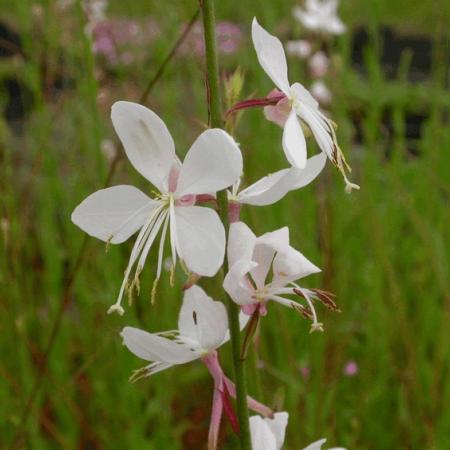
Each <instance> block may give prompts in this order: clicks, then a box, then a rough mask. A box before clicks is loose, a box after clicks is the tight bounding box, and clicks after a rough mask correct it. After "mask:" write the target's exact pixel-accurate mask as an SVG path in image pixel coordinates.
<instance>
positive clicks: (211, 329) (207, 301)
mask: <svg viewBox="0 0 450 450" xmlns="http://www.w3.org/2000/svg"><path fill="white" fill-rule="evenodd" d="M178 329H179V331H180V337H181V338H184V337H187V338H188V339H189V340H192V341H193V342H197V343H198V344H199V346H200V348H201V349H203V350H215V349H216V348H217V347H219V346H220V345H221V344H222V342H223V339H224V337H225V333H226V331H227V329H228V318H227V312H226V310H225V306H224V304H223V303H221V302H216V301H214V300H213V299H212V298H211V297H208V296H207V295H206V293H205V292H204V291H203V289H201V288H200V287H198V286H195V285H194V286H192V287H191V288H190V289H188V290H187V291H186V292H185V294H184V298H183V305H182V307H181V310H180V315H179V317H178Z"/></svg>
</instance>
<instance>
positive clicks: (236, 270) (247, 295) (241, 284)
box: [223, 260, 257, 305]
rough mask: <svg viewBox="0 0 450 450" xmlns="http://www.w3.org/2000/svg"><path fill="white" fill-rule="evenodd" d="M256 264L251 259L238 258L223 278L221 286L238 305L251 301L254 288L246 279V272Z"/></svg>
mask: <svg viewBox="0 0 450 450" xmlns="http://www.w3.org/2000/svg"><path fill="white" fill-rule="evenodd" d="M256 266H257V264H256V263H255V262H253V261H245V260H240V261H237V262H236V263H235V264H233V265H232V266H231V267H230V270H229V271H228V273H227V274H226V275H225V278H224V280H223V288H224V289H225V291H227V293H228V295H229V296H230V297H231V298H232V299H233V301H234V302H235V303H237V304H238V305H248V304H250V303H253V302H254V300H253V299H252V295H253V293H254V289H253V287H252V286H251V284H250V282H249V281H248V280H247V274H248V273H249V272H250V271H251V270H252V269H253V268H255V267H256Z"/></svg>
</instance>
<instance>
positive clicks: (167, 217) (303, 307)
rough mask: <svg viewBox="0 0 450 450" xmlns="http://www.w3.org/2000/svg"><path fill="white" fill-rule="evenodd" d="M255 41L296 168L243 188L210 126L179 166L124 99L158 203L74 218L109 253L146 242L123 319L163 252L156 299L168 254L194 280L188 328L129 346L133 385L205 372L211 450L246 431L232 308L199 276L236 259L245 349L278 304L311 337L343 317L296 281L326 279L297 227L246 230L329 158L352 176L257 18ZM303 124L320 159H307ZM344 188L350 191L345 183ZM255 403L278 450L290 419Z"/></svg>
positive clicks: (121, 124)
mask: <svg viewBox="0 0 450 450" xmlns="http://www.w3.org/2000/svg"><path fill="white" fill-rule="evenodd" d="M252 37H253V43H254V46H255V49H256V54H257V57H258V60H259V62H260V64H261V66H262V68H263V69H264V70H265V71H266V73H267V74H268V75H269V76H270V78H271V79H272V80H273V82H274V83H275V85H276V86H277V90H276V91H273V92H272V93H271V94H270V95H269V96H268V97H267V102H266V104H265V106H266V116H270V117H271V118H276V120H277V121H279V123H280V124H281V125H282V126H283V138H282V142H281V145H280V147H282V148H283V150H284V153H285V155H286V158H287V161H288V163H289V166H288V167H286V168H285V169H282V170H280V171H278V172H275V173H272V174H269V175H267V176H265V177H264V178H262V179H260V180H258V181H256V182H255V183H253V184H251V185H250V186H248V187H246V188H244V189H241V187H240V184H241V176H242V170H243V160H242V153H241V150H240V148H239V145H238V144H237V143H236V141H235V140H234V138H233V137H232V136H231V135H230V134H228V133H227V132H226V131H224V130H223V129H219V128H210V129H207V130H206V131H204V132H202V133H201V134H200V135H199V136H198V138H197V139H196V140H195V141H194V143H193V144H192V145H191V147H190V149H189V150H188V152H187V153H186V156H185V158H184V161H181V160H180V158H179V157H178V156H177V154H176V152H175V144H174V141H173V139H172V136H171V134H170V132H169V130H168V129H167V127H166V125H165V123H164V122H163V120H162V119H161V118H160V117H159V116H158V115H157V114H156V113H155V112H153V111H151V110H150V109H148V108H146V107H144V106H142V105H139V104H136V103H130V102H125V101H119V102H117V103H115V104H114V105H113V106H112V111H111V119H112V123H113V126H114V129H115V131H116V133H117V135H118V136H119V138H120V140H121V142H122V144H123V148H124V150H125V152H126V154H127V156H128V159H129V161H130V162H131V164H132V165H133V166H134V168H135V169H136V170H137V171H138V172H139V173H140V174H141V175H142V176H143V177H144V178H145V179H146V180H147V181H148V182H149V183H150V184H151V188H149V189H148V191H149V192H151V194H150V195H149V194H147V193H144V192H142V191H141V190H139V189H137V188H136V187H133V186H130V185H119V186H114V187H110V188H107V189H102V190H99V191H97V192H95V193H93V194H91V195H90V196H88V197H87V198H86V199H85V200H84V201H83V202H81V204H80V205H78V206H77V207H76V208H75V210H74V212H73V214H72V221H73V222H74V223H75V224H76V225H78V226H79V227H80V228H81V229H82V230H84V231H85V232H86V233H88V234H89V235H91V236H94V237H96V238H98V239H101V240H103V241H104V242H106V243H107V244H120V243H123V242H125V241H126V240H128V239H129V238H131V237H132V236H133V235H135V234H137V237H136V238H135V241H134V245H133V247H132V250H131V254H130V257H129V261H128V265H127V267H126V269H125V275H124V278H123V281H122V285H121V288H120V290H119V293H118V297H117V300H116V301H115V302H114V303H113V305H112V306H111V307H110V308H109V310H108V312H118V313H119V314H121V315H122V314H124V312H125V310H124V308H123V306H122V301H123V298H124V297H125V295H128V296H129V297H131V296H132V294H133V292H134V291H138V292H139V285H140V283H139V280H140V274H141V272H142V271H143V269H144V267H145V266H146V265H147V261H148V260H149V255H150V252H151V250H152V248H153V247H155V246H156V247H157V251H156V254H155V259H156V261H155V262H154V263H153V266H154V267H155V274H156V277H155V282H154V285H153V290H152V299H155V298H156V296H157V281H158V280H159V278H160V277H161V275H162V268H163V265H164V264H163V261H164V253H165V252H166V251H167V249H166V247H168V252H169V255H170V261H171V281H173V274H174V272H175V270H176V267H177V265H178V264H180V265H181V266H182V267H183V269H185V271H187V272H188V275H189V279H188V282H187V283H186V284H185V286H184V289H185V290H184V294H183V303H182V306H181V309H180V312H179V318H178V329H176V330H171V331H166V332H158V333H148V332H146V331H143V330H140V329H137V328H132V327H125V328H124V329H123V330H122V333H121V336H122V338H123V342H124V344H125V346H126V347H127V348H128V349H129V350H130V351H131V352H132V353H134V354H135V355H136V356H137V357H139V358H141V359H143V360H145V361H147V362H148V364H147V365H145V366H144V367H143V368H141V369H138V370H136V371H135V372H134V373H133V375H132V376H131V380H132V381H137V380H139V379H141V378H143V377H147V376H150V375H153V374H155V373H157V372H160V371H162V370H165V369H168V368H170V367H172V366H177V365H181V364H187V363H190V362H193V361H194V360H200V361H201V362H202V363H203V364H204V366H205V367H206V368H207V370H208V371H209V373H210V374H211V376H212V379H213V385H214V388H213V389H214V390H213V404H212V413H211V422H210V431H209V443H208V448H209V449H215V448H216V447H217V444H218V436H219V428H220V422H221V419H222V415H223V414H225V415H226V417H227V418H228V419H229V421H230V423H231V425H232V427H233V429H234V430H235V431H236V432H239V424H238V420H237V415H236V413H235V412H234V409H233V405H232V400H231V399H233V398H235V397H236V387H235V385H234V383H233V382H232V381H231V380H230V378H228V377H227V375H225V373H224V371H223V369H222V367H221V365H220V361H219V354H218V350H219V348H220V347H221V346H222V345H223V344H225V343H226V342H227V341H228V340H230V330H229V323H228V316H227V311H226V308H225V306H224V304H223V303H222V302H218V301H215V300H213V299H212V298H211V297H209V296H208V295H207V293H206V292H205V291H204V290H203V289H202V288H201V287H200V286H199V285H198V284H197V283H198V282H199V280H200V279H201V277H213V276H214V275H215V274H216V273H217V272H218V271H219V269H221V267H222V266H223V262H224V258H225V254H226V256H227V260H228V264H227V266H226V267H225V268H224V269H225V271H226V274H225V277H224V279H223V285H222V287H223V289H224V291H225V292H226V293H227V294H228V295H229V298H230V299H231V300H230V301H233V302H235V303H236V304H237V305H239V307H240V311H241V312H240V316H239V322H240V329H241V330H244V331H243V332H244V333H245V337H246V339H245V340H244V342H247V344H248V341H249V340H251V337H252V335H253V334H252V333H254V331H255V329H256V326H257V324H258V320H259V318H260V317H262V316H265V315H266V314H267V309H268V305H269V303H270V302H275V303H279V304H281V305H284V306H287V307H289V308H291V309H293V310H294V311H296V312H298V313H300V316H302V317H304V318H306V319H307V320H309V321H311V331H317V330H319V331H322V330H323V325H322V323H320V322H319V320H318V314H317V312H316V306H317V304H319V303H320V304H323V305H324V306H325V307H327V308H329V309H330V310H333V311H336V310H337V309H338V308H337V305H336V303H335V300H334V295H333V294H331V293H329V292H326V291H324V290H321V289H317V288H305V287H302V286H300V285H299V284H298V280H300V279H301V278H304V277H306V276H308V275H311V274H315V273H317V272H320V269H319V268H318V267H317V266H316V265H315V264H313V263H312V262H310V261H309V260H308V259H307V258H306V257H305V256H304V255H303V254H302V253H300V252H299V251H298V250H297V249H295V248H294V247H293V246H292V245H291V243H290V236H289V229H288V227H283V228H280V229H278V230H275V231H272V232H268V233H265V234H263V235H261V236H256V235H255V234H254V233H253V231H252V230H251V229H250V227H249V226H248V225H246V224H245V223H243V222H242V221H240V215H239V213H240V210H241V208H242V207H243V206H244V205H252V206H266V205H271V204H273V203H275V202H277V201H279V200H280V199H282V198H283V197H284V196H286V195H287V194H288V193H289V192H291V191H294V190H296V189H299V188H301V187H303V186H305V185H307V184H309V183H311V182H312V181H313V180H314V179H315V178H316V177H317V176H318V175H319V174H320V172H321V171H322V169H323V168H324V166H325V164H326V161H327V159H329V160H331V161H332V162H333V163H334V164H335V165H336V166H337V167H338V168H339V169H340V170H341V172H342V173H343V174H344V177H345V169H346V168H347V165H346V163H345V159H344V157H343V155H342V152H341V150H340V149H339V146H338V144H337V138H336V134H335V131H334V123H333V122H332V121H331V120H330V119H329V118H327V117H326V116H325V115H324V114H323V113H322V112H321V111H320V109H319V107H318V104H317V102H316V101H315V100H314V99H313V97H312V96H311V94H310V93H309V92H308V91H307V90H306V89H305V88H304V87H303V86H302V85H301V84H300V83H294V84H292V85H291V84H290V83H289V81H288V77H287V65H286V58H285V54H284V50H283V47H282V44H281V42H280V41H279V40H278V39H277V38H276V37H274V36H272V35H270V34H269V33H268V32H267V31H266V30H264V29H263V28H262V27H261V26H260V25H259V24H258V22H257V21H256V19H254V21H253V25H252ZM243 103H245V102H243ZM305 126H307V127H308V128H309V130H310V131H311V134H312V136H313V137H314V139H315V140H316V141H317V143H318V146H319V148H320V150H321V152H320V153H318V154H317V155H314V156H311V157H309V158H308V157H307V144H306V134H305V132H304V128H303V127H305ZM345 180H346V181H347V184H348V185H351V183H350V182H349V181H348V180H347V178H346V177H345ZM218 192H221V193H222V194H225V199H226V205H227V206H228V211H226V212H228V214H229V219H230V222H231V225H230V227H229V230H227V229H225V226H224V224H223V222H222V221H221V219H220V216H219V214H218V211H217V210H218V209H219V207H222V208H223V205H222V204H221V203H220V202H219V201H218V199H219V197H218V195H217V193H218ZM158 241H159V243H158ZM166 241H167V246H166V245H165V243H166ZM236 324H237V322H236ZM236 327H237V325H236ZM247 405H248V408H250V409H251V410H253V411H255V412H256V413H258V414H259V415H258V416H254V417H251V418H250V430H251V438H252V445H253V449H254V450H263V449H264V450H271V449H274V450H275V449H280V448H281V447H282V445H283V441H284V434H285V428H286V425H287V421H288V414H287V413H285V412H277V413H274V411H272V409H271V408H269V407H267V406H265V405H263V404H261V403H259V402H258V401H256V400H255V399H253V398H251V397H248V398H247ZM324 441H325V440H321V441H317V442H316V443H314V444H311V445H310V446H309V447H307V449H308V450H313V449H320V448H321V445H322V444H323V442H324ZM305 450H306V449H305ZM335 450H337V449H335Z"/></svg>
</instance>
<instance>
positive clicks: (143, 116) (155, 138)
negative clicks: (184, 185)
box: [111, 101, 176, 192]
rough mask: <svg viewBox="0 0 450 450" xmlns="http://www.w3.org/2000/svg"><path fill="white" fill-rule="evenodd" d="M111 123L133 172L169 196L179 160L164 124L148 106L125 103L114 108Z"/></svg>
mask: <svg viewBox="0 0 450 450" xmlns="http://www.w3.org/2000/svg"><path fill="white" fill-rule="evenodd" d="M111 120H112V122H113V125H114V129H115V130H116V133H117V135H118V136H119V138H120V140H121V141H122V144H123V147H124V149H125V152H126V154H127V156H128V159H129V160H130V162H131V164H133V166H134V168H135V169H136V170H137V171H138V172H139V173H140V174H141V175H143V176H144V177H145V178H147V180H149V181H150V182H151V183H152V184H154V185H155V186H156V187H157V188H158V189H159V190H160V191H161V192H167V191H168V188H169V186H168V180H169V174H170V169H171V167H172V165H173V164H174V162H175V161H176V156H175V145H174V143H173V139H172V136H171V135H170V133H169V130H168V129H167V127H166V125H165V123H164V122H163V121H162V120H161V119H160V118H159V117H158V116H157V115H156V114H155V113H154V112H153V111H151V110H150V109H148V108H146V107H145V106H142V105H139V104H137V103H132V102H123V101H120V102H116V103H114V105H113V106H112V108H111Z"/></svg>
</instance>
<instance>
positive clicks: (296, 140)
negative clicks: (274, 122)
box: [282, 108, 306, 169]
mask: <svg viewBox="0 0 450 450" xmlns="http://www.w3.org/2000/svg"><path fill="white" fill-rule="evenodd" d="M282 143H283V150H284V154H285V155H286V159H287V160H288V161H289V163H290V164H291V165H292V166H294V167H297V168H298V169H303V168H304V167H305V166H306V140H305V135H304V134H303V130H302V127H301V125H300V122H299V120H298V118H297V114H296V112H295V109H294V108H292V110H291V112H290V114H289V117H288V119H287V120H286V123H285V124H284V130H283V139H282Z"/></svg>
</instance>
